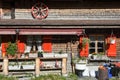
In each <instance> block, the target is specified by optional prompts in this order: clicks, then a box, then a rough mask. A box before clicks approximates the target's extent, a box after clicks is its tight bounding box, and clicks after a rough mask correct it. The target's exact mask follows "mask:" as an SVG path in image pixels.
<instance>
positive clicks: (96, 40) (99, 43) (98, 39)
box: [89, 35, 105, 54]
mask: <svg viewBox="0 0 120 80" xmlns="http://www.w3.org/2000/svg"><path fill="white" fill-rule="evenodd" d="M89 38H90V48H89V53H90V54H91V53H99V52H104V49H105V48H104V40H105V39H104V36H103V35H90V36H89Z"/></svg>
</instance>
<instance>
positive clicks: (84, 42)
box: [82, 38, 90, 48]
mask: <svg viewBox="0 0 120 80" xmlns="http://www.w3.org/2000/svg"><path fill="white" fill-rule="evenodd" d="M89 43H90V39H88V38H82V48H85V47H86V45H87V44H89Z"/></svg>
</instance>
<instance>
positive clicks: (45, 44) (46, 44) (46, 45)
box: [42, 36, 52, 52]
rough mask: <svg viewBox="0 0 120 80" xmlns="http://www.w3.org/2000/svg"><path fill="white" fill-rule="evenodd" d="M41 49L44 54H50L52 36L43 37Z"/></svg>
mask: <svg viewBox="0 0 120 80" xmlns="http://www.w3.org/2000/svg"><path fill="white" fill-rule="evenodd" d="M42 49H43V51H44V52H52V36H43V44H42Z"/></svg>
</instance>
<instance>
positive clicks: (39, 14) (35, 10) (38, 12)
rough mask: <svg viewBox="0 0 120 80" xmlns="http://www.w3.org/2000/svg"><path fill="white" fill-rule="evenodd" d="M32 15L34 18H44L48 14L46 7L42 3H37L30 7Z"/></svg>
mask: <svg viewBox="0 0 120 80" xmlns="http://www.w3.org/2000/svg"><path fill="white" fill-rule="evenodd" d="M32 15H33V17H34V18H36V19H44V18H46V17H47V16H48V7H47V6H46V5H45V4H43V3H37V4H35V5H34V6H33V7H32Z"/></svg>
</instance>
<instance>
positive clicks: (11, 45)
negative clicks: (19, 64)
mask: <svg viewBox="0 0 120 80" xmlns="http://www.w3.org/2000/svg"><path fill="white" fill-rule="evenodd" d="M6 51H7V54H10V55H12V56H14V55H15V54H16V52H17V45H16V43H11V42H8V46H7V49H6Z"/></svg>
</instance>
